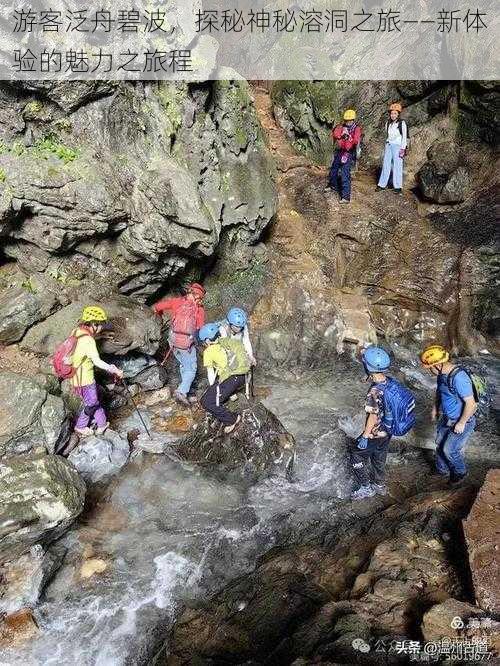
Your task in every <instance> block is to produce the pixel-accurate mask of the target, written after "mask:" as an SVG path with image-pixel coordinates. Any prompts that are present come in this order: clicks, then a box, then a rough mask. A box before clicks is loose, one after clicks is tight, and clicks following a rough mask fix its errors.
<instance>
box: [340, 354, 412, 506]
mask: <svg viewBox="0 0 500 666" xmlns="http://www.w3.org/2000/svg"><path fill="white" fill-rule="evenodd" d="M361 360H362V362H363V367H364V369H365V373H366V375H367V378H368V379H370V380H371V386H370V388H369V390H368V393H367V396H366V400H365V412H366V420H365V427H364V429H363V432H362V434H361V435H360V436H359V437H358V439H357V440H356V441H355V443H354V444H353V445H351V447H350V459H351V465H352V469H353V472H354V476H355V477H356V479H357V481H358V483H359V488H358V489H357V490H356V491H354V492H353V493H352V496H351V497H352V498H353V499H364V498H365V497H373V496H374V495H386V494H387V489H386V486H385V464H386V459H387V452H388V450H389V444H390V441H391V437H392V436H393V435H396V436H399V435H404V434H406V433H407V432H408V431H409V430H410V429H411V428H412V427H413V425H414V423H415V414H414V411H415V399H414V397H413V395H412V394H411V392H410V391H409V390H408V389H407V388H406V387H405V386H403V385H402V384H401V383H400V382H398V381H397V380H395V379H393V378H392V377H388V376H387V374H386V373H387V371H388V370H389V368H390V366H391V359H390V356H389V354H388V353H387V352H386V351H385V349H382V348H381V347H375V346H372V347H368V348H367V349H365V350H364V351H363V353H362V354H361ZM369 465H371V475H370V468H369Z"/></svg>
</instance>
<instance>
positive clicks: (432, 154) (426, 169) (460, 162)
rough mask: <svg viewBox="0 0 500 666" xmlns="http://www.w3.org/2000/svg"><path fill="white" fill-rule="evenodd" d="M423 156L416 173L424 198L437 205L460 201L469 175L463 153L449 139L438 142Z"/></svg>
mask: <svg viewBox="0 0 500 666" xmlns="http://www.w3.org/2000/svg"><path fill="white" fill-rule="evenodd" d="M427 158H428V161H427V162H426V163H425V164H424V165H423V167H422V168H421V169H420V171H419V172H418V174H417V182H418V185H419V187H420V191H421V193H422V195H423V196H424V198H425V199H428V200H430V201H435V202H436V203H439V204H455V203H459V202H461V201H464V200H465V198H466V197H467V195H468V194H469V191H470V187H471V177H470V175H469V169H468V168H467V161H466V159H465V155H464V154H463V152H462V151H461V150H460V149H459V148H458V147H457V146H456V145H454V144H453V143H451V142H450V141H438V142H436V143H435V144H433V145H432V146H431V147H430V148H429V150H428V151H427Z"/></svg>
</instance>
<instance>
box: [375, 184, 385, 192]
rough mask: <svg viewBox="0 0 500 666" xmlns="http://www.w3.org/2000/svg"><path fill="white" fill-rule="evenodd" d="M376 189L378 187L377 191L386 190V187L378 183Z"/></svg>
mask: <svg viewBox="0 0 500 666" xmlns="http://www.w3.org/2000/svg"><path fill="white" fill-rule="evenodd" d="M376 189H377V192H382V191H383V190H385V187H382V186H381V185H377V188H376Z"/></svg>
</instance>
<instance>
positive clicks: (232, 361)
mask: <svg viewBox="0 0 500 666" xmlns="http://www.w3.org/2000/svg"><path fill="white" fill-rule="evenodd" d="M219 344H220V346H221V347H222V349H224V351H225V352H226V356H227V368H224V370H222V371H221V372H220V373H219V380H220V381H221V382H223V381H225V380H226V379H228V378H229V377H233V376H234V375H246V374H247V372H250V360H249V358H248V354H247V352H246V349H245V346H244V345H243V342H242V341H241V340H237V339H236V338H220V340H219Z"/></svg>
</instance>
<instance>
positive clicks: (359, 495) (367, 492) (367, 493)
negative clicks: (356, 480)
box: [351, 486, 375, 500]
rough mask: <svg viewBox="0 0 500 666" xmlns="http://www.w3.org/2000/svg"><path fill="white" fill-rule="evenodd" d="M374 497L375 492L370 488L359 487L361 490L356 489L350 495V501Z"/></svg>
mask: <svg viewBox="0 0 500 666" xmlns="http://www.w3.org/2000/svg"><path fill="white" fill-rule="evenodd" d="M374 496H375V491H374V490H373V488H372V487H371V486H361V488H358V490H355V491H354V492H353V493H351V499H353V500H359V499H365V498H366V497H374Z"/></svg>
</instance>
